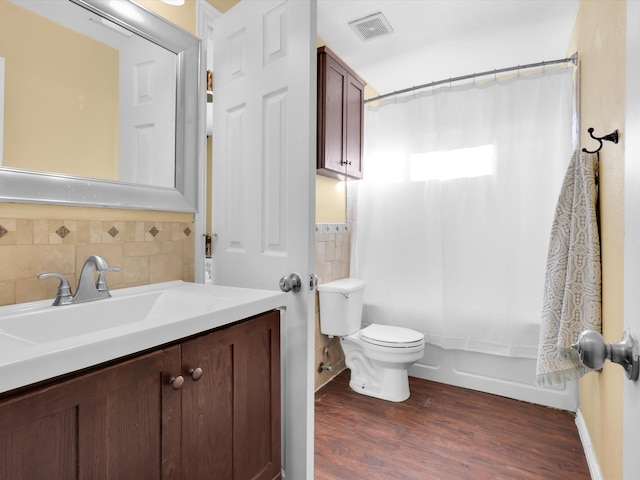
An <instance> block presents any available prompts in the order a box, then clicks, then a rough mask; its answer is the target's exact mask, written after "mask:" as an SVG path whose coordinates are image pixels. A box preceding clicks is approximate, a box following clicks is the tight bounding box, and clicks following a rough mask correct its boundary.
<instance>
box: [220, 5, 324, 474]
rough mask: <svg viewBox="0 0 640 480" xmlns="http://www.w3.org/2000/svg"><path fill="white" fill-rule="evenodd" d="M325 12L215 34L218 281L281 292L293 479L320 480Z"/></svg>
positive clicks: (256, 18)
mask: <svg viewBox="0 0 640 480" xmlns="http://www.w3.org/2000/svg"><path fill="white" fill-rule="evenodd" d="M315 16H316V2H315V0H312V1H300V0H288V1H287V0H285V1H282V0H276V1H272V0H243V1H241V2H239V3H238V4H237V5H236V6H234V7H233V8H232V9H230V10H229V11H228V12H226V13H225V14H224V15H222V16H221V17H220V18H218V19H217V20H216V22H215V24H214V29H213V35H214V40H213V45H214V55H213V65H214V69H213V71H214V90H213V98H214V99H213V102H214V103H213V110H214V113H213V172H212V178H213V218H212V225H213V233H214V235H215V237H214V238H215V241H214V246H213V248H214V251H213V258H214V274H213V278H214V282H215V283H217V284H223V285H233V286H241V287H251V288H260V289H267V290H277V289H279V280H280V278H281V277H284V276H288V275H289V274H290V273H294V272H295V273H297V274H298V275H299V276H300V277H301V278H302V280H303V281H302V289H301V290H300V291H299V292H297V293H294V292H289V293H288V294H286V298H287V300H286V303H287V304H286V309H285V312H284V317H283V318H284V321H283V360H284V362H283V365H284V370H283V373H284V375H283V382H284V395H283V412H284V416H283V418H284V424H283V438H284V445H283V447H284V448H283V452H284V475H285V476H286V478H288V479H293V480H304V479H309V480H311V479H312V478H313V343H314V294H313V291H312V290H311V289H310V287H309V283H308V279H309V275H310V274H311V272H312V271H313V269H312V267H313V258H314V252H313V245H314V243H313V230H314V229H313V222H314V212H315V205H314V202H315V128H316V122H315V116H316V113H315V108H316V107H315V104H316V54H315V38H316V31H315V25H316V18H315Z"/></svg>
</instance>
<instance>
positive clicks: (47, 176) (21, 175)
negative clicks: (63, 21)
mask: <svg viewBox="0 0 640 480" xmlns="http://www.w3.org/2000/svg"><path fill="white" fill-rule="evenodd" d="M69 1H70V2H72V3H75V4H77V5H79V6H81V7H83V8H86V9H88V10H90V11H92V12H94V13H95V14H97V15H100V16H101V17H104V18H106V19H108V20H110V21H112V22H114V23H116V24H118V25H120V26H121V27H123V28H126V29H127V30H130V31H132V32H133V33H135V34H137V35H139V36H141V37H144V38H146V39H147V40H149V41H151V42H153V43H155V44H157V45H160V46H161V47H164V48H166V49H167V50H170V51H171V52H173V53H175V54H176V57H177V62H176V67H177V72H176V73H177V78H176V158H175V188H168V187H154V186H150V185H137V184H132V183H124V182H118V181H114V180H100V179H93V178H85V177H75V176H72V175H62V174H56V173H46V172H35V171H29V170H21V169H17V168H8V167H1V168H0V202H12V203H44V204H55V205H73V206H89V207H108V208H123V209H141V210H162V211H171V212H191V213H195V212H197V211H198V178H197V177H198V162H199V159H200V155H201V146H200V143H201V142H200V140H199V138H201V137H200V130H201V129H202V128H204V127H203V126H202V125H201V123H202V122H201V120H200V118H201V112H200V108H199V107H200V105H204V103H203V102H204V101H205V99H204V90H203V88H204V86H203V81H204V79H203V78H202V77H203V75H204V73H202V74H201V69H202V61H201V41H200V39H199V38H197V37H195V36H194V35H192V34H190V33H188V32H187V31H185V30H182V29H181V28H180V27H178V26H176V25H174V24H173V23H171V22H169V21H168V20H165V19H164V18H162V17H160V16H158V15H156V14H155V13H153V12H151V11H150V10H147V9H146V8H144V7H142V6H141V5H138V4H136V3H134V2H132V1H131V0H126V1H118V2H106V1H104V0H69ZM118 4H120V6H123V5H124V6H126V7H125V8H126V9H127V11H129V12H130V15H127V14H125V13H123V10H122V9H121V8H118V7H117V5H118ZM114 5H116V6H114ZM203 135H204V133H203Z"/></svg>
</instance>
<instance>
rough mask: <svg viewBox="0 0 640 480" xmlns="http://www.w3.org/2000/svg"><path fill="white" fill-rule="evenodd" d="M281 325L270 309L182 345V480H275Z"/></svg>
mask: <svg viewBox="0 0 640 480" xmlns="http://www.w3.org/2000/svg"><path fill="white" fill-rule="evenodd" d="M279 322H280V317H279V314H278V313H277V312H273V313H270V314H267V315H264V316H262V317H259V319H258V320H253V321H248V322H242V323H239V324H237V325H233V326H231V327H228V328H225V329H223V330H220V331H216V332H213V333H210V334H208V335H204V336H201V337H197V338H195V339H193V340H190V341H188V342H184V343H183V344H182V364H183V370H184V372H183V375H185V378H186V379H187V380H186V383H189V382H192V383H193V385H189V387H190V388H183V392H182V393H183V396H182V409H183V412H184V414H183V419H182V432H183V433H182V452H183V456H182V460H183V468H182V471H183V478H184V479H201V478H202V479H209V478H219V479H235V480H245V479H255V480H271V479H274V478H280V330H279V325H280V323H279ZM197 368H200V369H202V376H201V377H200V379H198V380H197V381H195V382H194V381H193V380H191V378H190V376H191V373H190V372H191V371H192V370H195V369H197ZM185 386H186V384H185ZM193 445H200V446H202V445H207V448H206V449H205V451H204V452H203V451H202V449H201V448H193Z"/></svg>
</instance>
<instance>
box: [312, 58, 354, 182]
mask: <svg viewBox="0 0 640 480" xmlns="http://www.w3.org/2000/svg"><path fill="white" fill-rule="evenodd" d="M364 86H365V82H364V81H363V80H362V79H361V78H360V77H359V76H358V75H357V74H356V73H355V72H354V71H353V70H351V69H350V68H349V67H348V66H347V65H345V64H344V63H343V62H342V61H341V60H340V59H339V58H338V57H337V56H336V55H335V54H334V53H333V52H332V51H331V50H329V49H328V48H327V47H320V48H318V139H317V140H318V142H317V143H318V145H317V151H318V159H317V173H319V174H321V175H326V176H329V177H332V178H339V179H344V178H356V179H360V178H362V142H363V123H364Z"/></svg>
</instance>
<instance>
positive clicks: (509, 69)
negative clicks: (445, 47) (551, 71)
mask: <svg viewBox="0 0 640 480" xmlns="http://www.w3.org/2000/svg"><path fill="white" fill-rule="evenodd" d="M567 62H571V63H573V64H574V65H577V64H578V52H576V53H574V54H573V55H571V56H570V57H567V58H562V59H559V60H549V61H547V62H538V63H529V64H527V65H517V66H515V67H507V68H498V69H496V70H488V71H486V72H480V73H472V74H469V75H462V76H460V77H449V78H445V79H444V80H438V81H436V82H431V83H424V84H422V85H415V86H413V87H409V88H405V89H403V90H396V91H393V92H391V93H385V94H384V95H378V96H377V97H372V98H367V99H366V100H365V101H364V103H370V102H375V101H376V100H382V99H383V98H387V97H393V96H394V95H401V94H403V93H408V92H413V91H414V90H421V89H423V88H429V87H436V86H438V85H444V84H447V83H453V82H459V81H461V80H470V79H472V78H477V77H484V76H486V75H497V74H498V73H505V72H513V71H516V70H524V69H527V68H536V67H546V66H547V65H555V64H558V63H567Z"/></svg>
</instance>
